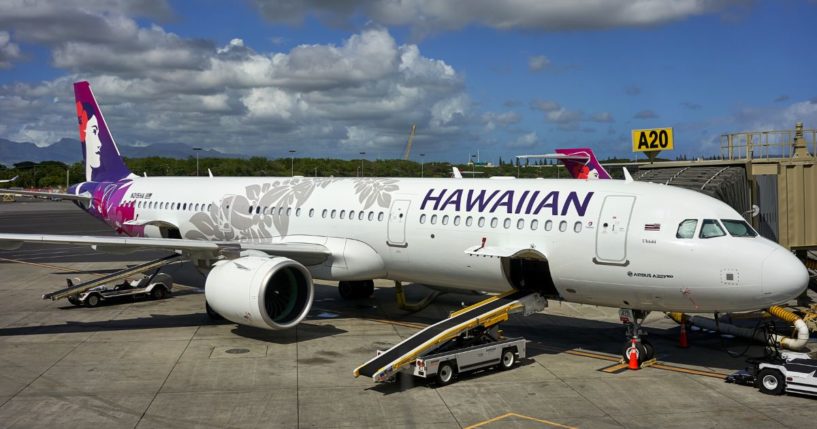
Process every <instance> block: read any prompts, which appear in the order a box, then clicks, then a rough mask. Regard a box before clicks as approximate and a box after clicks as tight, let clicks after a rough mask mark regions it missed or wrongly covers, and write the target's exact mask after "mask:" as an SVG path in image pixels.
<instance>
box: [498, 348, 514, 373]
mask: <svg viewBox="0 0 817 429" xmlns="http://www.w3.org/2000/svg"><path fill="white" fill-rule="evenodd" d="M515 363H516V353H514V351H513V349H506V350H503V351H502V360H501V361H500V362H499V369H501V370H503V371H504V370H506V369H511V368H513V364H515Z"/></svg>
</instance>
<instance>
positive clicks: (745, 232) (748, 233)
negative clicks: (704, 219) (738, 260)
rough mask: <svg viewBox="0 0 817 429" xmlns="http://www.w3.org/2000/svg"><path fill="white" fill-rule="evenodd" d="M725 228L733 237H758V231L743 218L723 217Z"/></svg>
mask: <svg viewBox="0 0 817 429" xmlns="http://www.w3.org/2000/svg"><path fill="white" fill-rule="evenodd" d="M721 222H722V223H723V226H724V228H726V230H727V231H729V234H732V237H757V232H755V230H754V229H752V227H751V226H749V224H748V223H746V221H745V220H742V219H721Z"/></svg>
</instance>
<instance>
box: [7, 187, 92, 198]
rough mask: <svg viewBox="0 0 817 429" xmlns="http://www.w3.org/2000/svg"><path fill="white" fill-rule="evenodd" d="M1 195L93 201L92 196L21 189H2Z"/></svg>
mask: <svg viewBox="0 0 817 429" xmlns="http://www.w3.org/2000/svg"><path fill="white" fill-rule="evenodd" d="M0 194H12V195H21V196H28V197H36V198H59V199H63V200H71V201H91V199H92V197H91V196H90V195H75V194H65V193H61V192H41V191H24V190H21V189H0Z"/></svg>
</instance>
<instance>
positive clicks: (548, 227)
mask: <svg viewBox="0 0 817 429" xmlns="http://www.w3.org/2000/svg"><path fill="white" fill-rule="evenodd" d="M551 229H553V221H552V220H547V221H545V231H550V230H551Z"/></svg>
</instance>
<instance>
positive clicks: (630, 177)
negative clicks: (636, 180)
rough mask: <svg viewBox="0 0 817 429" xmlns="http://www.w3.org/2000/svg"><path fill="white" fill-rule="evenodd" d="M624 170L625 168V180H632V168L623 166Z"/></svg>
mask: <svg viewBox="0 0 817 429" xmlns="http://www.w3.org/2000/svg"><path fill="white" fill-rule="evenodd" d="M622 170H624V181H625V182H632V181H633V176H631V175H630V170H627V167H622Z"/></svg>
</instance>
